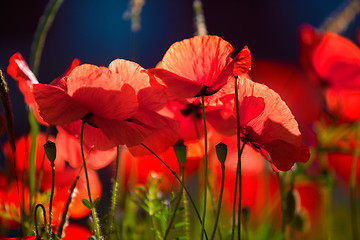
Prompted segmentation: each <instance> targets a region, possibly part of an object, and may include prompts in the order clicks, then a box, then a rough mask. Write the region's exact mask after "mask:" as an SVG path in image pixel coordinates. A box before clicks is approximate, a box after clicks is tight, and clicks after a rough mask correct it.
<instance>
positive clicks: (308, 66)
mask: <svg viewBox="0 0 360 240" xmlns="http://www.w3.org/2000/svg"><path fill="white" fill-rule="evenodd" d="M299 37H300V63H301V64H302V65H303V66H305V70H306V71H307V72H311V73H310V74H309V75H313V76H314V77H315V78H316V79H313V80H315V81H317V82H320V83H323V84H324V85H325V86H327V87H330V88H332V89H344V88H347V89H353V88H359V86H360V49H359V47H358V46H357V45H356V44H355V43H353V42H352V41H350V40H349V39H347V38H345V37H342V36H340V35H337V34H335V33H331V32H319V31H317V30H316V29H314V28H313V27H311V26H309V25H305V26H303V27H301V28H300V31H299Z"/></svg>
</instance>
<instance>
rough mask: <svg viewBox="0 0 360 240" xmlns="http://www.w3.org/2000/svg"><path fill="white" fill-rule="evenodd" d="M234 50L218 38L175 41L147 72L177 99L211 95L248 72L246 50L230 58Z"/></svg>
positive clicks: (205, 37)
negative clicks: (155, 65) (237, 76)
mask: <svg viewBox="0 0 360 240" xmlns="http://www.w3.org/2000/svg"><path fill="white" fill-rule="evenodd" d="M232 51H233V48H232V46H231V44H230V43H228V42H226V41H225V40H223V39H222V38H220V37H218V36H211V35H206V36H195V37H192V38H189V39H185V40H182V41H180V42H176V43H174V44H173V45H171V46H170V48H169V49H168V50H167V52H166V53H165V55H164V57H163V59H162V61H161V64H160V65H158V67H157V68H153V69H149V70H148V71H149V72H150V73H152V74H154V75H155V76H156V77H158V78H160V79H161V80H162V81H163V83H164V84H165V85H166V86H167V88H168V90H169V92H170V94H172V95H174V96H176V97H177V98H178V99H184V98H189V97H195V96H201V95H205V96H207V95H211V94H214V93H215V92H217V91H218V90H219V89H220V88H221V87H222V86H224V85H225V84H226V82H227V81H228V79H229V78H230V77H232V76H233V74H234V70H235V74H236V75H240V74H243V73H246V72H247V71H248V70H249V69H250V62H251V60H250V51H249V49H248V48H247V47H244V49H243V50H242V51H241V52H240V53H239V54H238V55H237V56H236V57H235V59H231V53H232Z"/></svg>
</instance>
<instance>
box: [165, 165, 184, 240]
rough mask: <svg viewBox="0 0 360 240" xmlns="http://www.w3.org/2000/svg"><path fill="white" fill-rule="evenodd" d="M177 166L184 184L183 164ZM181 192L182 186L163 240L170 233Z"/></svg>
mask: <svg viewBox="0 0 360 240" xmlns="http://www.w3.org/2000/svg"><path fill="white" fill-rule="evenodd" d="M179 165H180V174H181V181H182V182H184V172H185V170H184V164H182V163H179ZM183 192H184V188H183V186H182V185H181V186H180V192H179V196H178V198H177V201H176V204H175V208H174V212H173V214H172V215H171V219H170V223H169V225H168V227H167V228H166V231H165V235H164V240H166V239H167V236H168V234H169V232H170V229H171V227H172V225H173V224H174V221H175V217H176V212H177V210H178V209H179V206H180V202H181V199H182V194H183Z"/></svg>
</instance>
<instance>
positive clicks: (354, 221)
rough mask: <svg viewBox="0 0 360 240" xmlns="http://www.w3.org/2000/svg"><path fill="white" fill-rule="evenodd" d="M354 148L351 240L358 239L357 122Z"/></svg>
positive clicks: (351, 187)
mask: <svg viewBox="0 0 360 240" xmlns="http://www.w3.org/2000/svg"><path fill="white" fill-rule="evenodd" d="M355 124H356V126H355V147H354V152H353V159H352V166H351V174H350V182H349V187H350V212H351V229H352V237H353V240H357V239H359V232H358V220H357V212H356V211H357V207H356V169H357V160H358V157H359V143H360V141H359V140H360V136H359V134H360V132H359V131H360V125H359V122H357V123H355Z"/></svg>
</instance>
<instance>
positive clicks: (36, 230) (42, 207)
mask: <svg viewBox="0 0 360 240" xmlns="http://www.w3.org/2000/svg"><path fill="white" fill-rule="evenodd" d="M39 207H40V208H41V210H42V212H43V218H44V226H45V233H46V234H48V231H47V229H46V228H47V223H46V211H45V207H44V206H43V205H42V204H37V205H36V207H35V214H34V216H35V217H34V222H35V232H36V236H40V234H39V230H38V223H37V209H38V208H39ZM46 238H47V239H48V238H49V236H47V237H46Z"/></svg>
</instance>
